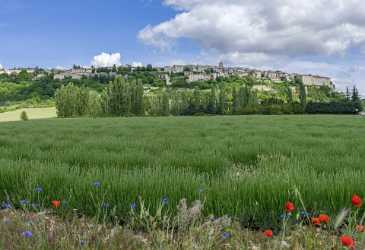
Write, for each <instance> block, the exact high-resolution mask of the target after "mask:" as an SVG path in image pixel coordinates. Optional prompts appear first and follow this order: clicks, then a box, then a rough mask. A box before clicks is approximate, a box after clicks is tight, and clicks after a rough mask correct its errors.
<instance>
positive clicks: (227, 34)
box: [139, 0, 365, 56]
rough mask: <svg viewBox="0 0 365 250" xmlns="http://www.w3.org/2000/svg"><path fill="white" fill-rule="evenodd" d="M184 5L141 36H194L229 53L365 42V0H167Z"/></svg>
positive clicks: (158, 39) (342, 47)
mask: <svg viewBox="0 0 365 250" xmlns="http://www.w3.org/2000/svg"><path fill="white" fill-rule="evenodd" d="M164 3H165V4H166V5H168V6H171V7H173V8H176V9H177V10H179V12H178V14H177V15H176V16H175V17H174V18H172V19H171V20H168V21H165V22H162V23H160V24H158V25H156V26H150V25H149V26H146V27H145V28H144V29H143V30H141V31H140V33H139V38H140V39H141V40H142V41H144V42H145V43H147V44H150V45H153V46H157V47H160V48H163V49H164V48H166V47H168V46H169V44H170V43H171V41H173V40H175V39H177V38H182V37H184V38H191V39H193V40H196V41H197V42H199V43H200V44H201V45H202V46H203V47H204V48H209V49H211V48H214V49H217V50H218V51H221V52H224V53H232V52H240V53H252V52H254V53H265V54H286V55H293V56H296V55H303V54H306V55H308V54H325V55H331V54H341V53H345V52H346V51H347V50H348V49H350V48H351V47H356V46H358V47H363V46H364V44H365V5H364V4H362V1H361V0H316V1H309V0H297V1H292V0H272V1H269V2H268V1H266V0H209V1H207V0H165V2H164Z"/></svg>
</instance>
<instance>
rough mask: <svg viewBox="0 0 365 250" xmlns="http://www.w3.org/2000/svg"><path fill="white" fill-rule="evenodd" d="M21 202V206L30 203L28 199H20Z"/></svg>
mask: <svg viewBox="0 0 365 250" xmlns="http://www.w3.org/2000/svg"><path fill="white" fill-rule="evenodd" d="M19 203H20V205H21V206H26V205H28V204H29V201H28V200H27V199H22V200H20V201H19Z"/></svg>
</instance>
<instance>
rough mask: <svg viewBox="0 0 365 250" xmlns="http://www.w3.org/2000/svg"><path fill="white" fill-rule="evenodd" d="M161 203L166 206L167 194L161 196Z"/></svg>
mask: <svg viewBox="0 0 365 250" xmlns="http://www.w3.org/2000/svg"><path fill="white" fill-rule="evenodd" d="M161 203H162V205H163V206H167V205H168V204H169V198H168V197H167V196H164V197H162V200H161Z"/></svg>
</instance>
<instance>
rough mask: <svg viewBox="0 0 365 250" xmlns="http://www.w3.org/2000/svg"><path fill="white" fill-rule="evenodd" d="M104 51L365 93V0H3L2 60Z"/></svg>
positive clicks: (87, 57) (34, 62)
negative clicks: (325, 81) (297, 77)
mask: <svg viewBox="0 0 365 250" xmlns="http://www.w3.org/2000/svg"><path fill="white" fill-rule="evenodd" d="M298 10H300V11H298ZM294 13H295V14H294ZM102 52H105V53H110V54H112V53H119V54H120V55H121V63H122V64H127V63H128V64H130V63H133V62H141V63H143V64H147V63H152V64H154V65H162V64H180V63H181V64H182V63H199V64H218V62H219V61H223V62H224V63H225V64H226V65H239V66H246V67H251V68H265V69H275V70H284V71H287V72H296V73H312V74H320V75H326V76H330V77H331V78H332V79H333V80H334V81H335V83H336V85H337V86H339V87H340V88H341V89H344V88H345V87H346V86H351V85H353V84H356V85H357V86H358V87H359V88H360V89H361V92H362V93H364V94H365V84H364V82H365V59H364V55H365V5H364V4H363V3H362V0H351V1H344V0H296V1H292V0H272V1H267V0H105V1H100V0H83V1H81V0H73V1H71V0H58V1H45V0H0V65H2V66H4V67H7V68H9V67H16V66H22V67H24V66H42V67H57V66H62V67H69V66H71V65H72V64H80V65H84V66H86V65H90V64H91V63H92V61H93V59H94V57H95V56H97V55H99V54H101V53H102ZM107 56H108V55H106V59H108V57H107ZM113 58H114V57H113ZM104 59H105V54H104Z"/></svg>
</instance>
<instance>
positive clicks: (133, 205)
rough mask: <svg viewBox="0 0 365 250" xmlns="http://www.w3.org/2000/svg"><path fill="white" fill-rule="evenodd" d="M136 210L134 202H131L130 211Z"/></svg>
mask: <svg viewBox="0 0 365 250" xmlns="http://www.w3.org/2000/svg"><path fill="white" fill-rule="evenodd" d="M136 208H137V204H136V203H135V202H133V203H132V204H131V209H132V210H135V209H136Z"/></svg>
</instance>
